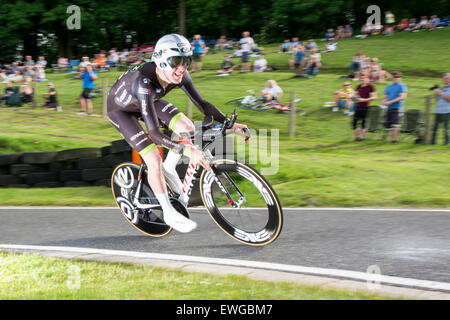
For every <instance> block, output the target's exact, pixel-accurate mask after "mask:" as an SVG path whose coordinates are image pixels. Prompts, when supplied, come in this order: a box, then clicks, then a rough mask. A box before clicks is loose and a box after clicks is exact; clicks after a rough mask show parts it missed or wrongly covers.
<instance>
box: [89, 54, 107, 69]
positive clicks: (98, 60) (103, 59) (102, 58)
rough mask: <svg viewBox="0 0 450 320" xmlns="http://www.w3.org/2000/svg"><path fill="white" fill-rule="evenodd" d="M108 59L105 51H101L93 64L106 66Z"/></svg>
mask: <svg viewBox="0 0 450 320" xmlns="http://www.w3.org/2000/svg"><path fill="white" fill-rule="evenodd" d="M107 60H108V59H106V57H105V54H104V53H99V54H97V55H96V59H94V62H93V63H92V64H93V65H95V66H96V67H104V66H105V63H106V61H107Z"/></svg>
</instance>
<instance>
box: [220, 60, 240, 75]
mask: <svg viewBox="0 0 450 320" xmlns="http://www.w3.org/2000/svg"><path fill="white" fill-rule="evenodd" d="M235 68H236V65H235V64H234V63H233V61H231V60H230V57H229V56H225V57H224V58H223V62H222V64H221V65H220V70H219V71H217V75H218V76H225V75H226V76H228V75H230V74H231V73H232V72H233V70H234V69H235Z"/></svg>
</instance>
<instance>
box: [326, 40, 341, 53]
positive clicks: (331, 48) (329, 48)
mask: <svg viewBox="0 0 450 320" xmlns="http://www.w3.org/2000/svg"><path fill="white" fill-rule="evenodd" d="M337 49H338V43H337V41H335V42H331V41H327V43H326V44H325V50H323V52H325V53H327V52H332V51H336V50H337Z"/></svg>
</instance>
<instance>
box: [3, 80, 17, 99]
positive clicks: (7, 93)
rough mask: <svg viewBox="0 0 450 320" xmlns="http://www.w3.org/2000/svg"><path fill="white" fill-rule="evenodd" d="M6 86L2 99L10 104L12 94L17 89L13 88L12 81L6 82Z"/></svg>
mask: <svg viewBox="0 0 450 320" xmlns="http://www.w3.org/2000/svg"><path fill="white" fill-rule="evenodd" d="M5 85H6V87H5V91H4V94H3V95H2V101H5V103H6V105H8V99H9V97H10V96H11V95H13V94H14V93H16V90H15V89H14V88H13V86H12V83H11V82H10V81H7V82H6V83H5Z"/></svg>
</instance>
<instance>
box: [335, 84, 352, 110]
mask: <svg viewBox="0 0 450 320" xmlns="http://www.w3.org/2000/svg"><path fill="white" fill-rule="evenodd" d="M354 95H355V91H354V90H353V89H352V87H351V84H350V82H347V81H346V82H344V84H343V85H342V89H341V90H338V91H335V92H333V100H334V108H333V111H334V112H336V111H338V110H339V109H344V113H345V114H350V106H351V104H352V98H353V96H354Z"/></svg>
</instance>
